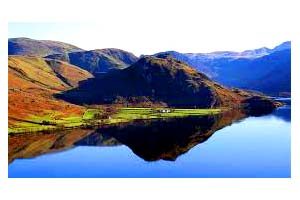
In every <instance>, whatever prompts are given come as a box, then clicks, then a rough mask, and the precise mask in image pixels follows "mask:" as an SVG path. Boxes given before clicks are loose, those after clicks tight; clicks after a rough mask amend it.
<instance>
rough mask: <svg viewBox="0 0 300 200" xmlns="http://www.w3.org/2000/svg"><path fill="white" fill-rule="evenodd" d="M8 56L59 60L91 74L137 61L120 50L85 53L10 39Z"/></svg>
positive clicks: (45, 42) (41, 42) (70, 47)
mask: <svg viewBox="0 0 300 200" xmlns="http://www.w3.org/2000/svg"><path fill="white" fill-rule="evenodd" d="M8 55H25V56H39V57H45V58H49V59H55V60H61V61H65V62H68V63H70V64H72V65H76V66H78V67H80V68H82V69H84V70H87V71H89V72H91V73H93V74H98V73H104V72H108V71H109V70H111V69H123V68H126V67H128V66H129V65H131V64H133V63H134V62H136V61H137V60H138V58H137V57H136V56H135V55H133V54H132V53H130V52H127V51H124V50H121V49H115V48H107V49H96V50H90V51H86V50H83V49H81V48H79V47H76V46H74V45H70V44H67V43H63V42H57V41H51V40H34V39H30V38H10V39H9V40H8Z"/></svg>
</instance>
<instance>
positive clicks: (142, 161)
mask: <svg viewBox="0 0 300 200" xmlns="http://www.w3.org/2000/svg"><path fill="white" fill-rule="evenodd" d="M290 119H291V118H290V107H283V108H280V109H278V110H276V111H275V112H274V113H273V114H270V115H267V116H262V117H248V118H245V119H240V120H239V121H238V122H233V124H231V125H228V126H225V127H224V128H222V129H220V130H217V131H216V132H214V134H212V135H211V136H210V137H208V138H206V137H205V139H204V141H201V142H199V141H200V138H199V139H197V141H198V142H197V144H194V143H193V144H194V145H191V144H192V142H191V141H193V140H194V139H193V138H195V137H194V135H193V134H192V132H193V131H194V130H196V129H197V130H200V129H201V128H200V129H199V128H196V129H192V128H191V127H192V126H187V127H184V129H185V130H187V132H188V131H189V130H191V134H187V135H186V138H188V139H186V138H182V137H181V136H178V137H177V136H174V138H170V137H172V136H170V135H167V136H166V137H165V138H164V137H163V138H162V137H161V134H163V132H166V130H168V125H166V124H163V126H161V124H159V125H157V124H156V125H155V126H156V128H155V130H154V129H151V130H150V133H151V134H152V135H153V134H154V135H155V134H157V138H155V140H159V143H157V141H151V142H148V141H147V140H146V141H141V142H140V143H139V141H135V139H136V137H138V136H136V135H131V133H132V131H131V130H132V127H131V128H128V127H125V128H123V129H122V130H119V129H118V130H119V131H120V134H119V135H118V134H116V133H114V131H115V129H113V131H112V130H110V129H108V130H102V132H103V133H104V139H103V138H102V137H101V138H100V139H99V137H100V136H99V135H101V134H98V133H94V135H92V136H90V137H87V138H83V139H81V140H80V141H77V142H76V143H75V147H74V148H70V149H68V150H65V151H60V152H55V153H48V154H41V155H39V156H36V157H34V158H29V159H28V158H26V159H20V158H18V159H15V160H14V161H12V162H11V163H10V164H9V177H290V171H291V169H290V168H291V166H290V162H291V157H290V142H291V141H290V140H291V137H290V132H291V122H290ZM205 120H206V121H205V123H206V124H210V123H211V126H208V127H207V128H205V130H203V128H202V130H201V131H203V132H205V133H206V132H207V133H208V132H209V130H210V129H214V128H215V127H216V126H217V127H218V128H217V129H219V128H220V127H219V125H218V124H217V123H216V122H218V120H219V121H220V120H223V121H224V119H218V120H216V121H214V120H213V121H212V120H211V119H205ZM178 123H179V124H180V123H181V122H178ZM182 123H183V122H182ZM193 123H194V122H193ZM193 123H190V124H192V125H193V126H195V125H194V124H193ZM197 123H198V122H197ZM199 123H202V121H201V122H199ZM169 124H170V123H169ZM174 124H175V123H174ZM174 124H171V125H170V127H171V126H174ZM216 124H217V125H216ZM145 126H146V125H145ZM153 126H154V125H153ZM200 127H203V126H200ZM143 128H144V127H142V128H141V127H140V126H139V127H138V128H136V127H135V129H137V130H138V131H137V132H139V133H141V134H146V132H147V131H148V130H146V129H143ZM175 128H176V129H178V127H175ZM135 129H134V130H135ZM128 130H129V131H128ZM100 132H101V131H100ZM124 133H125V135H126V134H127V135H126V137H123V135H124ZM105 134H106V135H105ZM175 134H177V133H175ZM105 137H106V139H105ZM147 137H148V135H147ZM155 137H156V136H155ZM116 138H117V140H116ZM201 138H202V137H201ZM109 139H110V140H109ZM148 140H149V141H150V140H154V139H153V138H152V137H151V138H148ZM170 140H171V142H170ZM103 141H104V142H103ZM105 141H113V142H110V143H109V142H108V143H109V145H108V144H107V142H106V143H105ZM120 141H122V142H121V143H123V144H124V143H125V144H126V145H127V146H126V145H122V144H120ZM166 141H167V143H168V144H166V146H168V148H166V149H165V148H164V146H163V145H164V142H166ZM112 143H113V144H112ZM187 144H188V145H187ZM187 146H188V147H187ZM190 146H191V148H190ZM181 147H182V148H181ZM172 148H174V149H175V150H174V151H173V149H172ZM132 149H133V150H132ZM183 149H184V150H183ZM146 160H147V161H146ZM150 160H151V161H150Z"/></svg>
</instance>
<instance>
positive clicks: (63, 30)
mask: <svg viewBox="0 0 300 200" xmlns="http://www.w3.org/2000/svg"><path fill="white" fill-rule="evenodd" d="M229 25H230V24H229ZM229 25H226V27H227V26H229ZM246 27H248V26H246ZM255 28H257V30H256V29H255ZM228 29H229V28H228ZM272 31H274V33H275V32H276V34H272V33H273V32H272ZM284 33H285V32H282V31H281V32H280V31H278V30H277V29H276V28H275V29H274V28H273V29H272V27H268V29H267V31H266V29H262V30H261V29H259V27H251V26H250V27H249V28H247V29H242V28H240V27H235V29H231V30H227V28H225V25H224V24H220V26H217V25H212V24H211V23H206V22H203V23H202V26H200V27H199V26H191V23H182V22H181V21H170V22H168V23H165V22H164V21H158V22H153V21H148V22H147V23H134V22H130V23H128V22H125V23H123V22H122V21H121V22H114V21H111V22H110V21H107V20H106V21H102V22H96V23H92V22H89V23H84V22H76V23H67V22H66V23H9V26H8V37H9V38H14V37H29V38H33V39H47V40H57V41H62V42H66V43H70V44H73V45H76V46H78V47H81V48H83V49H86V50H91V49H101V48H119V49H123V50H127V51H130V52H133V53H134V54H136V55H137V56H139V55H141V54H154V53H157V52H160V51H167V50H175V51H179V52H191V53H201V52H203V53H204V52H212V51H225V50H231V51H243V50H247V49H254V48H260V47H263V46H266V47H269V48H272V47H274V46H276V45H278V44H280V43H282V42H284V41H287V40H289V38H288V37H287V35H285V34H284Z"/></svg>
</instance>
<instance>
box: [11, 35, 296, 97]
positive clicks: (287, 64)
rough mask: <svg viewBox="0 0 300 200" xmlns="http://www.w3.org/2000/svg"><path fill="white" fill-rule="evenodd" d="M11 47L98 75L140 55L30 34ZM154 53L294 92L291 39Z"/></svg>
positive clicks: (212, 74)
mask: <svg viewBox="0 0 300 200" xmlns="http://www.w3.org/2000/svg"><path fill="white" fill-rule="evenodd" d="M8 47H9V48H8V54H9V55H29V56H39V57H45V58H48V59H55V60H61V61H65V62H68V63H70V64H72V65H76V66H78V67H80V68H82V69H84V70H87V71H88V72H90V73H92V74H94V75H98V74H102V73H107V72H109V71H111V70H119V69H125V68H127V67H129V66H130V65H132V64H134V63H135V62H137V61H138V59H139V58H138V57H136V56H135V55H133V54H132V53H130V52H127V51H124V50H120V49H114V48H108V49H96V50H89V51H87V50H83V49H81V48H78V47H76V46H74V45H70V44H66V43H63V42H56V41H49V40H33V39H29V38H12V39H9V40H8ZM154 56H156V57H158V58H168V57H172V58H174V59H176V60H179V61H182V62H185V63H186V64H188V65H190V66H191V67H194V68H195V69H196V70H197V71H198V72H201V73H204V74H205V75H207V76H208V77H209V78H211V79H212V80H214V81H217V82H219V83H221V84H223V85H225V86H227V87H233V88H242V89H247V90H255V91H260V92H263V93H265V94H268V95H272V96H290V93H291V42H284V43H282V44H281V45H278V46H277V47H275V48H273V49H269V48H266V47H263V48H259V49H254V50H246V51H243V52H232V51H219V52H212V53H179V52H175V51H166V52H161V53H157V54H155V55H154Z"/></svg>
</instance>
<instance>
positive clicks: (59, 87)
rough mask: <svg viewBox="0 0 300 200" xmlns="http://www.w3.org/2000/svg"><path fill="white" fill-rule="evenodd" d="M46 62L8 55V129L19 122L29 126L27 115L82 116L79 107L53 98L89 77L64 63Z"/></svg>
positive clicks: (82, 111)
mask: <svg viewBox="0 0 300 200" xmlns="http://www.w3.org/2000/svg"><path fill="white" fill-rule="evenodd" d="M48 62H49V61H46V60H45V59H42V58H39V57H28V56H9V58H8V113H9V115H8V119H9V127H10V128H13V127H14V126H15V125H17V124H19V123H32V122H31V121H30V120H29V121H28V119H29V118H30V116H43V115H46V114H48V113H49V112H59V113H60V114H59V116H57V117H64V116H78V115H79V116H81V115H82V113H84V111H85V108H83V107H82V106H78V105H74V104H70V103H67V102H65V101H63V100H59V99H56V98H55V97H53V95H54V94H57V93H60V92H62V91H65V90H68V89H71V88H72V87H73V86H76V85H77V84H78V82H79V81H82V80H85V79H87V78H90V77H92V75H91V74H89V73H88V72H85V71H83V70H82V69H78V68H74V66H70V65H68V64H66V63H63V62H56V63H55V65H52V64H53V63H52V64H51V65H49V64H48ZM59 72H61V73H59ZM33 124H34V122H33Z"/></svg>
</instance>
